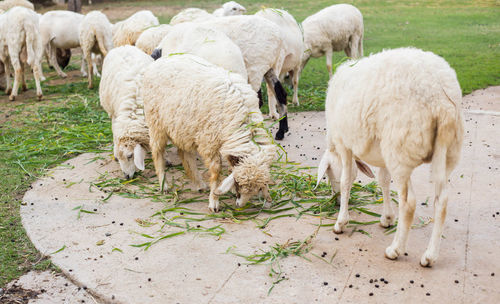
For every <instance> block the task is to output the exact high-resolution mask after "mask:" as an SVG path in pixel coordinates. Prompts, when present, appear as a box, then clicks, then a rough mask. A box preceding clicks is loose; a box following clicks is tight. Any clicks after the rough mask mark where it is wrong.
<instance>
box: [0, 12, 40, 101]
mask: <svg viewBox="0 0 500 304" xmlns="http://www.w3.org/2000/svg"><path fill="white" fill-rule="evenodd" d="M38 24H39V17H38V15H37V14H36V13H35V12H34V11H33V10H31V9H28V8H25V7H22V6H16V7H13V8H11V9H9V10H8V11H6V12H5V13H3V14H1V15H0V61H1V62H2V63H3V65H4V69H5V73H4V74H5V82H6V93H7V94H9V93H10V96H9V100H11V101H12V100H15V99H16V97H17V93H18V89H19V83H20V82H21V83H22V85H23V89H25V88H26V85H25V79H24V62H26V63H28V64H29V65H30V67H31V68H32V69H33V76H34V78H35V86H36V94H37V97H38V100H41V99H42V96H43V95H42V89H41V87H40V79H42V80H43V79H44V77H43V74H42V66H41V60H42V55H43V49H42V40H41V38H40V32H39V30H38ZM23 52H26V60H23V59H22V58H20V57H23V55H24V54H23ZM9 59H10V62H9ZM11 64H12V67H13V68H14V84H13V87H12V89H11V84H10V74H11Z"/></svg>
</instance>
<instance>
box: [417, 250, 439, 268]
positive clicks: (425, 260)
mask: <svg viewBox="0 0 500 304" xmlns="http://www.w3.org/2000/svg"><path fill="white" fill-rule="evenodd" d="M436 260H437V257H433V256H432V255H431V254H430V253H427V251H426V252H425V253H424V254H423V255H422V258H421V259H420V265H421V266H422V267H432V264H434V262H436Z"/></svg>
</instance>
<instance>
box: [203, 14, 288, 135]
mask: <svg viewBox="0 0 500 304" xmlns="http://www.w3.org/2000/svg"><path fill="white" fill-rule="evenodd" d="M200 25H202V26H205V27H208V28H213V29H216V30H218V31H221V32H223V33H224V34H226V35H227V36H228V37H229V38H230V39H231V40H233V42H234V43H235V44H236V45H237V46H238V47H239V48H240V50H241V53H242V54H243V59H244V60H245V66H246V70H247V74H248V83H249V84H250V85H251V86H252V88H253V89H254V90H255V91H256V92H258V93H259V101H260V102H262V98H261V94H260V85H261V83H262V79H263V78H264V79H265V80H266V83H267V85H268V87H270V88H273V89H272V90H268V91H267V93H268V95H269V96H276V97H277V99H278V102H279V110H280V114H281V117H282V118H281V120H280V122H279V130H278V132H277V133H276V139H278V140H281V139H283V137H284V136H285V132H288V120H287V105H286V91H285V90H284V89H283V87H282V85H281V82H280V81H279V79H278V77H277V76H276V73H279V71H281V70H282V66H283V62H284V60H285V57H286V53H287V51H286V50H285V48H284V47H283V39H282V34H281V31H280V28H279V27H278V26H277V25H276V24H275V23H273V22H271V21H269V20H267V19H265V18H262V17H259V16H248V15H242V16H228V17H224V18H215V19H211V20H208V21H205V22H202V23H200ZM276 97H274V98H276ZM269 113H270V115H271V117H274V118H277V117H279V115H278V112H277V111H276V108H275V105H274V104H272V103H271V104H269Z"/></svg>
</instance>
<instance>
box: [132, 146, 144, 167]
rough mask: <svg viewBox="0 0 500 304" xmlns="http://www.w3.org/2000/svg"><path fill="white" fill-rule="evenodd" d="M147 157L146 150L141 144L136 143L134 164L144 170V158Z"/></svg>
mask: <svg viewBox="0 0 500 304" xmlns="http://www.w3.org/2000/svg"><path fill="white" fill-rule="evenodd" d="M145 157H146V150H145V149H144V148H143V147H142V146H141V145H140V144H137V145H135V148H134V164H135V166H136V167H137V169H139V170H144V158H145Z"/></svg>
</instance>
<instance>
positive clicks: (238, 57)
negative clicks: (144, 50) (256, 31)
mask: <svg viewBox="0 0 500 304" xmlns="http://www.w3.org/2000/svg"><path fill="white" fill-rule="evenodd" d="M179 53H188V54H192V55H196V56H198V57H201V58H203V59H205V60H207V61H208V62H210V63H212V64H215V65H217V66H220V67H222V68H225V69H226V70H228V71H231V72H233V73H238V74H240V75H241V76H242V77H243V78H244V79H248V75H247V71H246V68H245V61H244V60H243V55H242V54H241V50H240V48H239V47H238V46H237V45H236V44H235V43H234V42H233V41H232V40H231V39H229V38H228V37H227V36H226V35H225V34H224V33H222V32H219V31H217V30H213V29H210V28H206V27H203V26H200V25H199V24H197V23H192V22H187V23H181V24H178V25H176V26H174V27H172V30H171V31H170V33H169V34H168V35H167V36H165V38H163V40H162V41H161V43H160V44H159V45H158V48H157V51H156V52H153V55H152V56H153V58H155V59H158V58H159V56H160V55H161V54H163V56H168V55H169V54H179Z"/></svg>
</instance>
